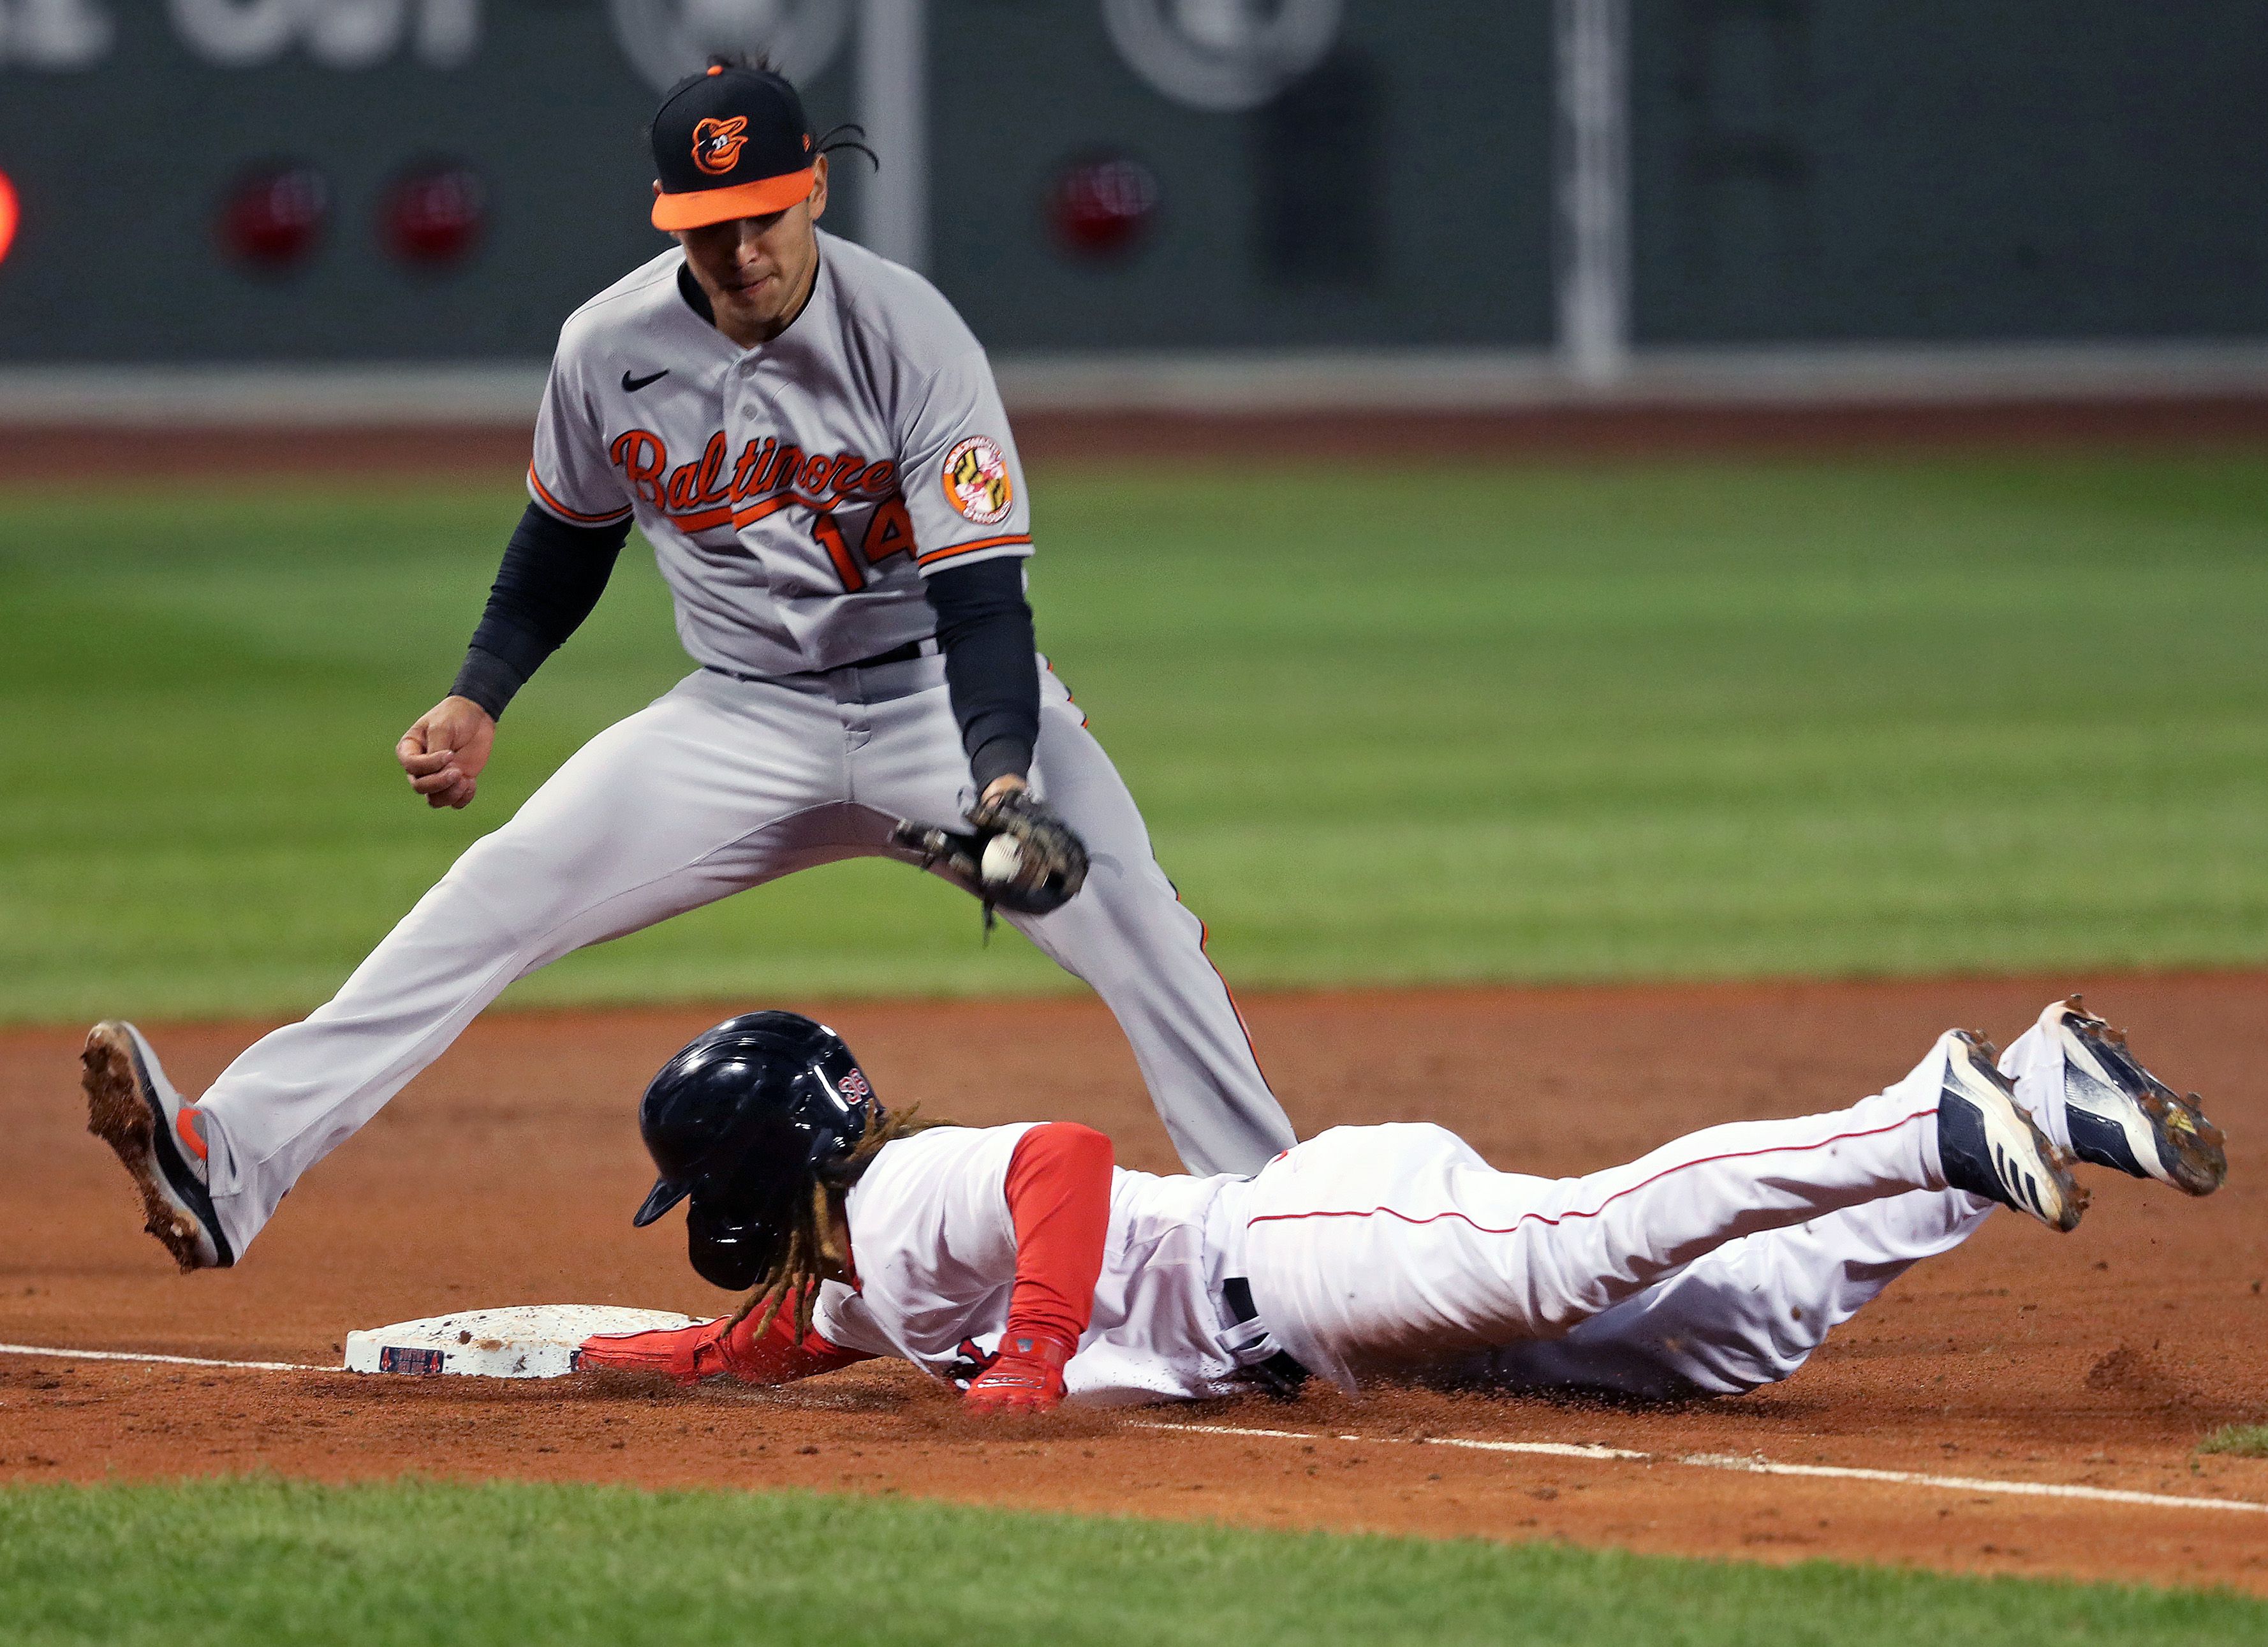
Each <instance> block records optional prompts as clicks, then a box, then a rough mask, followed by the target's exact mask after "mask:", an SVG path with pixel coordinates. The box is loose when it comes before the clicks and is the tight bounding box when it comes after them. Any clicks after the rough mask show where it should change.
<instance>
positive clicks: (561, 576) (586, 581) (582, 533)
mask: <svg viewBox="0 0 2268 1647" xmlns="http://www.w3.org/2000/svg"><path fill="white" fill-rule="evenodd" d="M629 536H630V521H628V520H624V521H620V522H618V523H616V524H615V525H611V526H569V525H568V524H567V523H566V522H565V521H562V520H560V519H558V518H557V517H556V516H555V515H551V514H548V513H545V512H544V511H543V510H541V509H540V508H538V507H536V506H535V505H534V504H532V503H531V504H529V505H528V506H527V513H525V514H523V515H521V516H520V517H519V526H517V527H515V528H513V529H512V541H511V542H510V543H506V544H505V545H504V565H502V566H501V567H500V568H498V569H497V577H496V583H495V585H494V586H493V587H491V588H490V590H489V603H488V609H487V610H486V611H484V612H482V614H481V622H480V627H479V628H477V629H475V630H474V631H473V642H472V645H471V646H470V647H469V648H468V650H467V651H466V653H465V661H464V664H463V666H462V667H461V668H459V669H458V671H457V680H456V683H455V684H454V685H453V686H452V687H450V689H449V691H450V695H451V696H452V697H456V698H471V699H472V700H473V701H474V702H475V703H476V704H478V705H480V706H481V707H482V708H483V709H485V710H487V711H488V712H489V713H490V715H494V716H501V715H502V714H503V713H504V705H506V704H509V703H510V702H511V701H512V694H513V693H514V692H517V691H519V689H520V688H521V687H523V686H525V685H527V678H528V676H531V675H534V673H535V671H536V670H537V669H538V668H540V667H541V665H542V662H543V661H544V659H546V658H548V657H549V656H550V655H551V654H553V653H555V652H556V651H558V650H559V648H560V647H561V646H563V645H564V644H565V643H566V639H567V637H568V636H570V635H571V634H573V633H574V632H575V631H576V630H577V629H578V627H580V626H581V624H582V622H583V620H584V619H585V618H586V617H589V616H590V615H591V609H592V608H593V607H594V606H596V605H598V603H599V596H600V595H603V594H604V593H606V588H607V580H608V578H609V577H610V576H612V575H613V573H614V570H615V556H617V555H619V554H620V553H621V552H622V543H623V541H624V540H625V539H626V538H628V537H629Z"/></svg>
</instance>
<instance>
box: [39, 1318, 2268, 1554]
mask: <svg viewBox="0 0 2268 1647" xmlns="http://www.w3.org/2000/svg"><path fill="white" fill-rule="evenodd" d="M0 1355H54V1356H58V1357H61V1358H63V1359H64V1360H68V1361H138V1362H151V1363H161V1364H163V1365H166V1366H173V1367H226V1368H232V1369H235V1370H240V1371H247V1372H343V1371H345V1369H344V1368H342V1367H316V1366H310V1365H308V1364H306V1363H304V1362H296V1361H214V1360H210V1359H208V1358H207V1357H205V1356H202V1355H149V1354H146V1353H144V1352H143V1351H140V1350H130V1349H57V1348H53V1347H51V1346H48V1345H45V1344H0ZM1127 1428H1128V1429H1163V1430H1172V1431H1174V1432H1175V1433H1177V1434H1180V1435H1184V1436H1242V1437H1250V1438H1254V1439H1257V1440H1262V1441H1351V1442H1360V1443H1364V1444H1368V1445H1372V1446H1379V1445H1385V1444H1394V1445H1405V1444H1410V1443H1413V1442H1414V1443H1415V1444H1418V1445H1421V1446H1428V1447H1459V1448H1462V1449H1463V1450H1465V1451H1469V1452H1521V1453H1528V1454H1530V1455H1532V1456H1535V1457H1539V1458H1547V1459H1606V1460H1609V1461H1617V1460H1618V1461H1621V1462H1624V1463H1631V1464H1653V1463H1663V1462H1667V1463H1670V1464H1683V1465H1690V1466H1692V1467H1693V1468H1695V1469H1701V1470H1733V1471H1736V1472H1738V1473H1742V1474H1744V1475H1808V1476H1815V1477H1818V1478H1820V1479H1823V1480H1826V1481H1881V1482H1884V1483H1887V1484H1889V1485H1891V1486H1896V1487H1934V1488H1941V1489H1943V1490H1946V1491H1948V1492H1959V1493H2006V1494H2008V1495H2010V1496H2015V1497H2026V1498H2081V1499H2086V1500H2088V1502H2089V1503H2099V1504H2147V1505H2151V1506H2153V1507H2154V1508H2156V1509H2160V1510H2252V1511H2256V1512H2262V1513H2268V1503H2257V1502H2256V1501H2254V1500H2252V1499H2250V1498H2181V1497H2176V1496H2174V1495H2173V1494H2170V1493H2140V1492H2135V1491H2133V1490H2132V1489H2131V1488H2118V1487H2081V1486H2077V1485H2073V1484H2068V1483H2065V1482H2060V1481H1995V1480H1992V1479H1990V1478H1988V1477H1985V1476H1980V1475H1925V1474H1922V1473H1918V1472H1917V1471H1912V1470H1868V1469H1860V1468H1858V1467H1855V1466H1849V1465H1840V1464H1778V1463H1775V1462H1773V1461H1772V1460H1771V1459H1758V1458H1744V1457H1742V1456H1741V1455H1739V1454H1736V1453H1723V1452H1688V1453H1682V1454H1657V1453H1652V1452H1639V1451H1634V1450H1633V1449H1631V1448H1629V1447H1601V1446H1594V1445H1591V1444H1586V1443H1580V1442H1572V1441H1479V1440H1475V1439H1472V1438H1470V1437H1463V1436H1414V1437H1399V1436H1357V1435H1350V1434H1345V1433H1341V1434H1337V1435H1318V1434H1316V1433H1314V1431H1312V1430H1305V1429H1248V1428H1241V1427H1239V1426H1235V1425H1230V1424H1167V1423H1160V1422H1157V1421H1156V1420H1154V1419H1153V1420H1148V1421H1137V1422H1133V1423H1130V1424H1129V1425H1127Z"/></svg>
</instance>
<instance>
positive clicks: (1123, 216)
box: [1048, 154, 1158, 257]
mask: <svg viewBox="0 0 2268 1647" xmlns="http://www.w3.org/2000/svg"><path fill="white" fill-rule="evenodd" d="M1157 210H1158V177H1157V174H1156V173H1154V172H1152V171H1151V169H1150V168H1149V167H1148V166H1145V165H1143V164H1142V162H1141V161H1139V160H1137V159H1132V158H1131V157H1130V156H1127V155H1123V154H1106V155H1096V156H1090V157H1089V158H1087V159H1082V160H1074V161H1072V162H1071V163H1070V164H1069V165H1067V166H1064V168H1063V170H1062V171H1060V172H1058V173H1057V174H1056V181H1055V187H1054V188H1051V189H1050V190H1049V192H1048V216H1049V219H1050V220H1051V221H1052V223H1053V224H1054V225H1055V232H1056V239H1057V240H1059V241H1060V242H1062V244H1063V245H1064V247H1066V248H1067V249H1069V250H1071V251H1073V252H1077V253H1079V254H1080V255H1082V256H1086V257H1116V256H1121V255H1124V254H1125V253H1127V252H1129V251H1130V250H1132V249H1133V247H1134V244H1135V242H1136V241H1137V240H1140V239H1141V238H1142V235H1143V233H1145V231H1146V230H1147V229H1148V228H1149V226H1150V222H1151V219H1152V218H1154V217H1155V216H1156V215H1157Z"/></svg>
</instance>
